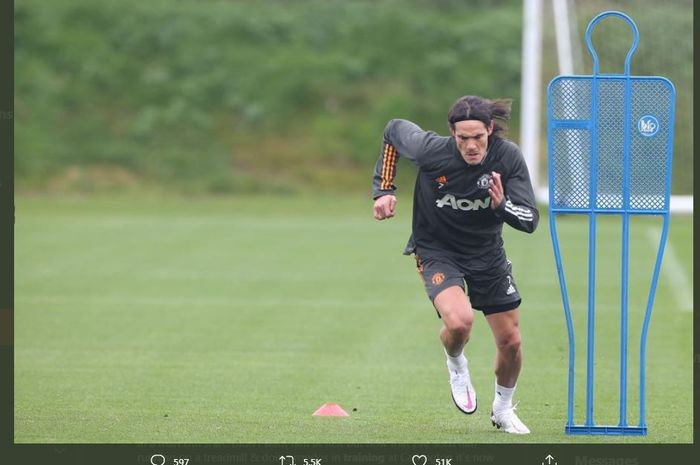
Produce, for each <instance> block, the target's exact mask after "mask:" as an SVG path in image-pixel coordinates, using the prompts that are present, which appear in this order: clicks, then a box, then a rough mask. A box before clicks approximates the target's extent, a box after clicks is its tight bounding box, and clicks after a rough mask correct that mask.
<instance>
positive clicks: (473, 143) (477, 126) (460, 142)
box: [452, 119, 493, 165]
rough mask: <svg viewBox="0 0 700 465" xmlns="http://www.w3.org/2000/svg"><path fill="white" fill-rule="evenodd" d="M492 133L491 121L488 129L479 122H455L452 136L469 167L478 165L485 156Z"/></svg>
mask: <svg viewBox="0 0 700 465" xmlns="http://www.w3.org/2000/svg"><path fill="white" fill-rule="evenodd" d="M492 132H493V121H492V122H491V124H489V125H488V127H487V126H486V125H485V124H484V123H482V122H481V121H479V120H471V119H470V120H466V121H457V122H456V123H455V124H454V129H452V135H453V136H454V138H455V140H456V141H457V148H458V149H459V153H460V154H461V155H462V158H464V161H465V162H467V163H468V164H470V165H478V164H479V163H481V160H483V159H484V156H485V155H486V149H487V148H488V144H489V136H490V135H491V133H492Z"/></svg>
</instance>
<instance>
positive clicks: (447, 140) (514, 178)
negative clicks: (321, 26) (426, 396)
mask: <svg viewBox="0 0 700 465" xmlns="http://www.w3.org/2000/svg"><path fill="white" fill-rule="evenodd" d="M510 102H511V101H510V100H489V99H485V98H482V97H476V96H464V97H461V98H459V99H457V101H456V102H455V103H454V104H453V105H452V108H450V110H449V113H448V123H449V128H450V133H451V136H449V137H443V136H440V135H438V134H436V133H434V132H432V131H424V130H423V129H421V128H420V127H418V126H417V125H416V124H414V123H412V122H410V121H406V120H401V119H393V120H391V121H389V123H388V124H387V125H386V128H385V129H384V144H383V148H382V152H381V155H380V156H379V159H378V160H377V164H376V166H375V169H374V178H373V189H372V190H373V197H374V217H375V218H376V219H377V220H385V219H387V218H391V217H393V216H394V215H395V214H396V196H395V195H394V193H395V190H396V186H395V185H394V183H393V181H394V177H395V175H396V162H397V160H398V158H399V157H404V158H407V159H409V160H411V161H412V162H413V163H415V165H416V166H417V167H418V174H417V177H416V184H415V191H414V199H413V228H412V229H413V231H412V234H411V236H410V238H409V240H408V244H407V246H406V248H405V250H404V254H405V255H410V254H415V259H416V265H417V267H418V272H419V273H420V275H421V277H422V278H423V282H424V284H425V290H426V292H427V294H428V297H429V298H430V300H431V301H432V303H433V305H434V307H435V309H436V311H437V316H438V317H439V318H441V319H442V327H441V329H440V339H441V341H442V345H443V346H444V349H445V354H446V356H447V368H448V371H449V376H450V387H451V390H452V399H453V400H454V403H455V405H456V406H457V408H458V409H459V410H460V411H462V412H464V413H466V414H471V413H474V412H475V411H476V408H477V397H476V391H475V390H474V386H473V385H472V382H471V379H470V376H469V366H468V363H467V358H466V357H465V355H464V348H465V345H466V344H467V342H468V341H469V335H470V332H471V328H472V321H473V319H474V312H473V309H476V310H479V311H481V312H482V313H483V314H484V316H485V318H486V321H487V322H488V324H489V326H490V328H491V331H492V332H493V336H494V339H495V343H496V363H495V373H496V382H495V395H494V401H493V405H492V411H491V422H492V424H493V425H494V426H496V427H498V428H499V429H501V430H502V431H505V432H507V433H515V434H527V433H529V432H530V430H529V429H528V428H527V426H525V424H524V423H523V422H522V421H521V420H520V419H519V418H518V416H517V415H516V414H515V406H514V405H513V403H512V399H513V393H514V391H515V387H516V382H517V380H518V374H519V373H520V367H521V365H522V349H521V335H520V331H519V329H518V319H519V315H520V313H519V307H520V302H521V299H520V293H519V292H518V289H517V287H516V284H515V280H514V279H513V275H512V272H511V262H510V261H509V260H508V258H506V254H505V251H504V249H503V238H502V230H503V223H507V224H508V225H509V226H511V227H513V228H515V229H517V230H519V231H524V232H527V233H531V232H533V231H534V230H535V228H536V227H537V223H538V221H539V212H538V211H537V208H536V206H535V195H534V192H533V189H532V184H531V182H530V175H529V173H528V170H527V166H526V164H525V160H524V159H523V155H522V153H521V151H520V149H519V148H518V146H517V145H516V144H515V143H513V142H511V141H510V140H507V139H505V138H504V137H503V136H504V133H505V130H506V122H507V121H508V119H509V118H510ZM465 282H466V289H467V290H466V293H465Z"/></svg>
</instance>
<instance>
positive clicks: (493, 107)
mask: <svg viewBox="0 0 700 465" xmlns="http://www.w3.org/2000/svg"><path fill="white" fill-rule="evenodd" d="M512 102H513V100H511V99H494V100H489V99H485V98H483V97H477V96H475V95H465V96H464V97H460V98H458V99H457V101H456V102H455V103H453V104H452V107H451V108H450V111H449V112H448V113H447V122H448V123H449V126H450V130H452V131H454V129H455V123H456V122H458V121H465V120H478V121H481V122H482V123H484V125H485V126H486V127H488V126H489V124H491V121H493V133H492V134H491V136H492V137H493V136H498V137H503V136H504V135H505V133H506V132H507V131H508V125H507V123H508V120H509V119H510V109H511V108H510V107H511V104H512Z"/></svg>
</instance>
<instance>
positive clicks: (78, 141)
mask: <svg viewBox="0 0 700 465" xmlns="http://www.w3.org/2000/svg"><path fill="white" fill-rule="evenodd" d="M466 3H468V2H461V1H448V0H442V1H436V2H430V1H425V0H410V1H406V0H401V1H399V0H395V1H392V0H389V1H381V2H375V1H352V2H349V1H310V0H299V1H288V2H287V1H281V0H280V1H257V2H252V1H250V2H249V1H223V0H221V1H176V0H150V1H148V2H143V1H140V0H120V1H95V0H54V1H51V2H42V1H39V0H20V1H18V2H16V4H15V34H16V45H15V47H16V48H15V63H16V81H15V82H16V88H15V95H16V98H15V111H16V115H17V118H16V126H15V128H16V136H15V149H16V162H15V164H16V182H17V185H18V187H20V188H21V187H25V188H45V187H47V186H54V187H56V188H60V186H61V185H63V186H64V187H65V188H67V189H70V188H72V186H71V185H70V183H69V182H68V181H66V182H63V183H62V182H60V180H66V179H75V178H76V177H75V176H74V175H73V176H67V175H66V173H67V172H69V173H75V171H76V167H80V170H82V172H83V174H84V176H83V178H84V177H85V176H87V175H88V174H89V173H90V172H92V171H91V170H90V169H88V168H86V167H89V166H99V167H100V172H103V173H104V172H105V171H108V170H109V169H110V168H115V169H118V170H119V171H120V172H122V171H124V170H127V171H129V172H131V173H132V175H133V176H132V177H131V178H132V179H133V180H135V181H134V182H137V181H138V180H141V181H142V182H144V183H159V184H165V185H167V186H169V187H174V188H178V189H186V190H194V191H199V190H203V191H212V192H235V191H240V190H246V191H248V190H268V191H269V190H272V191H281V192H287V191H293V190H298V189H304V188H308V187H313V188H326V189H340V190H343V189H356V190H364V191H367V190H368V184H369V176H370V172H371V171H370V170H371V167H372V166H373V163H374V160H375V159H376V157H377V155H378V153H379V149H380V144H381V132H382V129H383V127H384V124H385V123H386V121H387V120H388V119H389V118H392V117H405V118H412V119H414V120H415V121H417V122H418V123H420V124H422V125H424V126H425V127H427V128H431V129H434V130H437V131H444V130H445V129H446V125H445V118H446V113H447V109H448V107H449V105H450V104H451V103H452V101H453V100H454V99H455V98H456V97H458V96H460V95H462V94H466V93H474V94H484V95H487V96H494V97H498V96H507V97H516V96H517V93H518V91H519V70H520V61H519V59H520V34H521V29H520V28H521V25H520V8H521V7H520V4H519V2H518V1H517V0H513V1H507V2H506V1H501V2H477V3H474V4H473V5H466ZM495 26H497V28H498V32H497V33H494V27H495ZM368 171H370V172H368ZM95 182H98V181H95ZM88 184H89V182H88ZM85 185H86V181H85V179H83V181H81V183H79V184H78V188H81V189H84V188H85Z"/></svg>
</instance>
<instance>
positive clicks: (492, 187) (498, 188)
mask: <svg viewBox="0 0 700 465" xmlns="http://www.w3.org/2000/svg"><path fill="white" fill-rule="evenodd" d="M489 195H490V196H491V208H493V209H494V210H495V209H496V208H498V207H499V206H500V205H501V202H503V184H501V175H500V174H499V173H496V172H495V171H491V181H489Z"/></svg>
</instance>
